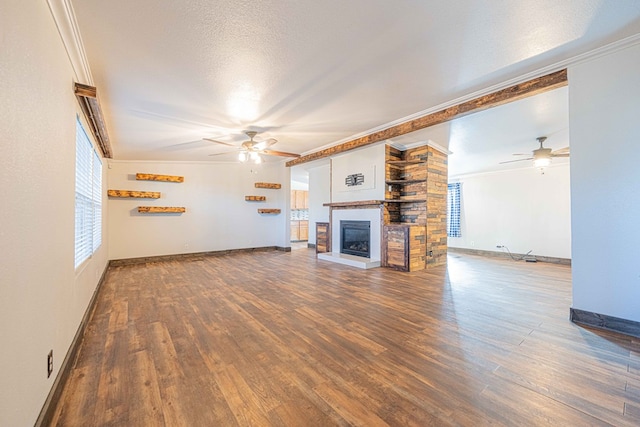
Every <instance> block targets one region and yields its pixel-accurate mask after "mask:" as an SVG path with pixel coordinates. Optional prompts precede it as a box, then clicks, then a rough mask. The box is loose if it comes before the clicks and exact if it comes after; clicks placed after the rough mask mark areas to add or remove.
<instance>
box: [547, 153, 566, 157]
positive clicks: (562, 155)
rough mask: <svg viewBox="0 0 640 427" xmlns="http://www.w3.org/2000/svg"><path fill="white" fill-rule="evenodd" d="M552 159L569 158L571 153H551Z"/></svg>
mask: <svg viewBox="0 0 640 427" xmlns="http://www.w3.org/2000/svg"><path fill="white" fill-rule="evenodd" d="M551 157H569V153H559V154H555V153H551Z"/></svg>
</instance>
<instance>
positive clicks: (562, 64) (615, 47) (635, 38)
mask: <svg viewBox="0 0 640 427" xmlns="http://www.w3.org/2000/svg"><path fill="white" fill-rule="evenodd" d="M638 43H640V33H638V34H634V35H632V36H629V37H626V38H624V39H620V40H617V41H615V42H613V43H609V44H607V45H604V46H601V47H599V48H596V49H593V50H590V51H588V52H585V53H582V54H579V55H576V56H572V57H571V58H567V59H565V60H563V61H559V62H556V63H554V64H551V65H548V66H546V67H542V68H538V69H536V70H535V71H531V72H529V73H526V74H523V75H520V76H518V77H516V78H513V79H510V80H506V81H503V82H501V83H498V84H495V85H493V86H489V87H486V88H484V89H481V90H478V91H476V92H472V93H469V94H467V95H464V96H461V97H459V98H456V99H452V100H451V101H448V102H444V103H442V104H438V105H436V106H434V107H430V108H427V109H424V110H422V111H418V112H416V113H413V114H411V115H408V116H405V117H401V118H399V119H397V120H393V121H391V122H387V123H385V124H382V125H379V126H376V127H373V128H371V129H367V130H365V131H363V132H359V133H356V134H354V135H351V136H348V137H346V138H343V139H340V140H338V141H335V142H331V143H328V144H325V145H323V146H321V147H318V148H314V149H312V150H309V151H306V152H304V153H302V155H303V156H306V155H309V154H312V153H315V152H317V151H322V150H324V149H327V148H331V147H334V146H336V145H340V144H343V143H345V142H348V141H351V140H354V139H358V138H361V137H364V136H367V135H371V134H373V133H376V132H380V131H382V130H385V129H388V128H390V127H393V126H397V125H399V124H402V123H405V122H409V121H411V120H415V119H417V118H419V117H422V116H426V115H429V114H433V113H435V112H437V111H441V110H446V109H447V108H450V107H453V106H455V105H459V104H463V103H465V102H468V101H470V100H472V99H475V98H480V97H483V96H486V95H488V94H491V93H494V92H498V91H500V90H503V89H506V88H508V87H510V86H514V85H517V84H521V83H523V82H526V81H529V80H533V79H535V78H538V77H541V76H544V75H546V74H550V73H553V72H556V71H559V70H562V69H566V68H569V67H571V66H574V65H577V64H580V63H584V62H587V61H590V60H593V59H596V58H599V57H601V56H604V55H608V54H611V53H614V52H618V51H620V50H623V49H626V48H628V47H631V46H633V45H636V44H638ZM434 148H435V147H434ZM443 152H446V151H443Z"/></svg>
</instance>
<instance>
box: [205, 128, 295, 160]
mask: <svg viewBox="0 0 640 427" xmlns="http://www.w3.org/2000/svg"><path fill="white" fill-rule="evenodd" d="M257 134H258V132H256V131H253V130H249V131H245V135H247V136H248V137H249V140H248V141H244V142H243V143H242V144H241V145H240V147H238V149H239V150H240V153H238V160H240V161H241V162H246V161H247V160H251V161H253V162H254V163H262V157H260V155H262V154H264V155H267V156H281V157H300V154H295V153H287V152H285V151H276V150H269V149H268V148H269V147H271V146H272V145H274V144H275V143H276V142H278V140H276V139H274V138H269V139H267V140H266V141H259V142H258V141H254V140H253V138H255V136H256V135H257ZM204 139H205V140H206V141H210V142H215V143H216V144H223V145H228V146H230V147H235V145H234V144H231V143H228V142H223V141H217V140H215V139H211V138H204ZM228 153H229V152H226V153H216V154H209V155H210V156H220V155H223V154H228Z"/></svg>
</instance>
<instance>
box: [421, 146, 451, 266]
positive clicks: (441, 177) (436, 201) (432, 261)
mask: <svg viewBox="0 0 640 427" xmlns="http://www.w3.org/2000/svg"><path fill="white" fill-rule="evenodd" d="M447 162H448V160H447V155H446V154H444V153H441V152H440V151H438V150H436V149H434V148H432V147H428V149H427V204H426V209H427V218H426V224H427V247H426V255H427V266H428V267H433V266H436V265H442V264H445V263H446V262H447V190H448V163H447Z"/></svg>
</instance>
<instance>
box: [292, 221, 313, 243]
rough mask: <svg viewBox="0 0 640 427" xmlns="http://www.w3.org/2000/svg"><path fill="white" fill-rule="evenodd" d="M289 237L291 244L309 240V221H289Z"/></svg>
mask: <svg viewBox="0 0 640 427" xmlns="http://www.w3.org/2000/svg"><path fill="white" fill-rule="evenodd" d="M290 225H291V237H290V240H291V241H292V242H304V241H306V240H309V221H306V220H300V221H291V224H290Z"/></svg>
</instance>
